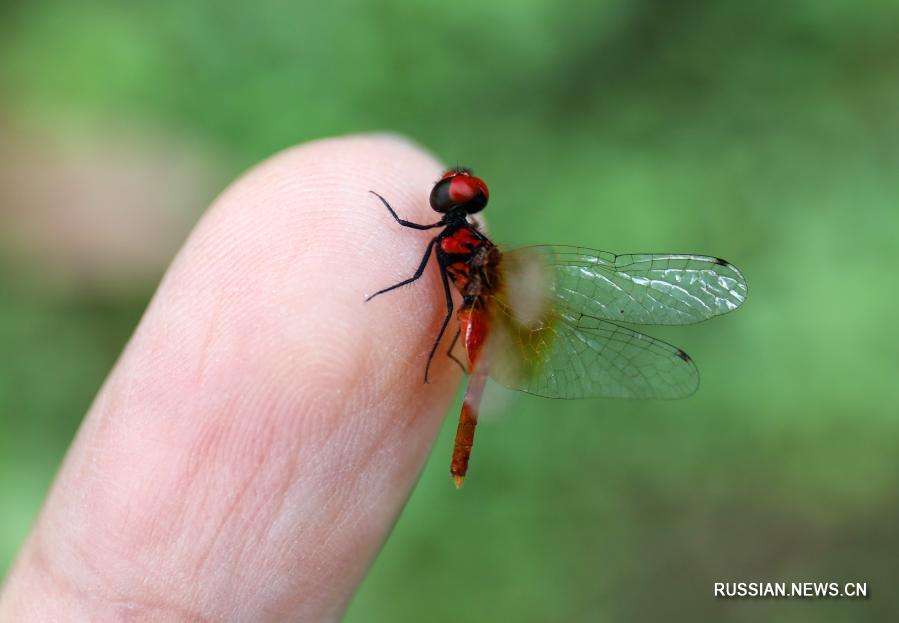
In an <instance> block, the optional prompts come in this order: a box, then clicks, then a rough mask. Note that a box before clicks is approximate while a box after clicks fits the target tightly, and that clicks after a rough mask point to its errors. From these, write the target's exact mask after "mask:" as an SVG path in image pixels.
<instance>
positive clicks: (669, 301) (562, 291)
mask: <svg viewBox="0 0 899 623" xmlns="http://www.w3.org/2000/svg"><path fill="white" fill-rule="evenodd" d="M503 258H504V262H512V263H516V262H522V261H528V262H533V261H535V260H536V261H539V262H542V263H543V265H544V266H545V268H546V270H547V271H548V273H549V279H548V281H549V283H548V286H549V288H550V289H551V291H552V296H553V297H554V298H555V299H556V300H557V302H558V304H559V305H561V306H564V307H566V308H567V309H569V310H571V311H572V312H573V313H582V314H585V315H589V316H593V317H594V318H600V319H604V320H611V321H613V322H629V323H634V324H656V325H678V324H692V323H694V322H700V321H702V320H707V319H708V318H711V317H713V316H719V315H721V314H726V313H728V312H731V311H733V310H735V309H736V308H737V307H739V306H740V305H742V304H743V301H744V300H746V292H747V288H746V281H745V279H744V278H743V275H742V274H741V273H740V271H739V270H738V269H737V267H736V266H734V265H733V264H730V263H728V262H726V261H724V260H722V259H720V258H716V257H709V256H704V255H683V254H671V253H668V254H627V255H615V254H614V253H609V252H607V251H599V250H596V249H587V248H583V247H574V246H564V245H547V246H533V247H524V248H521V249H514V250H512V251H507V252H505V253H504V255H503Z"/></svg>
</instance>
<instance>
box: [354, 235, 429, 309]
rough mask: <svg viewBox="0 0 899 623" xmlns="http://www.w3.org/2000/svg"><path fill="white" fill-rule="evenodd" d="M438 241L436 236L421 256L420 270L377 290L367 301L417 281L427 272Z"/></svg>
mask: <svg viewBox="0 0 899 623" xmlns="http://www.w3.org/2000/svg"><path fill="white" fill-rule="evenodd" d="M436 243H437V238H434V239H433V240H431V242H429V243H428V248H427V249H426V250H425V256H424V257H423V258H421V264H419V265H418V270H416V271H415V274H414V275H412V276H411V277H409V278H408V279H403V280H402V281H400V282H399V283H395V284H393V285H392V286H390V287H389V288H384V289H383V290H378V291H377V292H375V293H374V294H372V295H371V296H369V297H368V298H367V299H365V302H366V303H368V302H369V301H370V300H372V299H373V298H375V297H376V296H379V295H381V294H384V293H385V292H390V291H391V290H396V289H397V288H402V287H403V286H404V285H406V284H408V283H412V282H413V281H415V280H416V279H418V278H419V277H421V276H422V275H423V274H424V272H425V267H426V266H427V265H428V260H429V259H430V257H431V251H432V250H433V249H434V245H435V244H436ZM444 279H446V278H445V277H444Z"/></svg>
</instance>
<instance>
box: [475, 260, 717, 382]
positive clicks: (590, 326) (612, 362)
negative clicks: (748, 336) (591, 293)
mask: <svg viewBox="0 0 899 623" xmlns="http://www.w3.org/2000/svg"><path fill="white" fill-rule="evenodd" d="M560 248H562V249H565V247H528V248H525V249H517V250H516V251H512V252H509V253H505V254H504V255H503V257H502V264H501V274H502V279H501V283H500V284H499V287H498V288H497V290H496V292H495V293H494V296H493V297H492V302H491V305H492V309H491V323H490V338H489V353H490V354H489V358H490V376H491V377H493V378H494V379H495V380H496V381H498V382H499V383H501V384H503V385H506V386H508V387H511V388H513V389H518V390H521V391H525V392H528V393H531V394H536V395H539V396H545V397H548V398H590V397H609V398H681V397H684V396H688V395H690V394H691V393H693V392H694V391H695V390H696V388H697V387H698V385H699V372H698V371H697V369H696V366H695V364H694V363H693V361H692V360H691V359H690V357H688V356H687V354H686V353H684V352H683V351H682V350H680V349H678V348H675V347H674V346H671V345H670V344H667V343H665V342H662V341H661V340H657V339H654V338H652V337H649V336H648V335H644V334H642V333H639V332H637V331H634V330H632V329H629V328H627V327H625V326H622V325H620V324H618V323H617V322H612V321H610V320H608V319H605V318H602V317H598V316H597V315H596V314H592V313H589V312H590V310H592V309H593V308H594V307H593V306H591V304H590V303H589V302H588V297H587V296H586V295H584V294H580V295H578V296H577V297H574V295H573V294H572V292H573V290H572V289H571V288H570V287H567V286H560V285H559V284H560V281H562V282H563V283H566V284H570V283H577V281H583V282H588V281H589V280H590V279H589V277H588V276H587V274H586V273H585V274H583V275H580V276H579V277H578V278H577V280H575V281H572V279H571V276H570V274H569V273H568V272H567V269H568V267H569V266H580V265H582V264H580V263H575V262H574V261H573V260H574V258H583V257H585V250H580V251H574V248H572V251H571V254H570V255H569V257H570V258H571V259H572V261H570V262H567V263H564V264H563V263H561V262H560V260H559V259H558V258H559V257H560V255H559V254H558V253H556V251H555V250H556V249H560ZM590 253H594V254H595V253H597V252H590ZM589 257H591V258H598V256H596V255H590V256H589ZM578 262H581V260H578ZM560 275H561V277H560ZM578 287H579V288H581V289H584V290H586V289H587V286H586V285H584V284H580V285H579V286H578ZM597 292H605V290H602V289H599V290H597ZM589 300H590V301H592V300H593V299H589ZM630 300H632V299H630ZM595 303H596V308H597V309H599V310H600V311H601V312H603V311H604V309H605V308H604V307H603V301H595ZM616 309H617V308H616ZM615 313H616V314H617V315H618V316H621V315H622V314H620V313H619V312H617V311H616V312H615ZM624 315H625V316H628V314H624ZM628 317H632V314H631V316H628ZM654 322H658V320H655V319H654Z"/></svg>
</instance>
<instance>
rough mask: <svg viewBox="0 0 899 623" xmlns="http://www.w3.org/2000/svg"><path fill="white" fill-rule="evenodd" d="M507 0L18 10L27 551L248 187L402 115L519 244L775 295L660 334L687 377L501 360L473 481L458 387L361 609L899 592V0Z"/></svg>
mask: <svg viewBox="0 0 899 623" xmlns="http://www.w3.org/2000/svg"><path fill="white" fill-rule="evenodd" d="M485 4H488V3H482V2H475V1H473V0H456V1H455V2H453V3H446V2H434V1H428V2H404V1H400V0H392V1H391V0H383V1H378V2H364V1H358V2H352V1H346V0H337V1H335V2H326V3H318V2H306V3H293V4H288V3H284V4H278V3H274V2H258V3H254V4H251V3H244V2H212V1H210V0H206V1H203V2H192V3H185V2H174V1H172V0H161V1H157V2H154V3H130V4H128V5H123V3H114V2H100V1H78V2H63V1H61V0H57V1H55V2H52V1H51V2H47V3H12V4H10V3H5V4H4V5H3V7H2V8H0V94H2V95H0V184H2V186H0V348H2V354H3V356H2V357H0V504H2V512H0V573H2V572H5V570H6V569H8V567H9V565H10V563H11V561H12V559H13V557H14V555H15V552H16V550H17V548H18V547H19V546H20V544H21V542H22V540H23V539H24V537H25V535H26V533H27V530H28V527H29V525H30V523H31V522H32V521H33V519H34V517H35V515H36V513H37V511H38V509H39V506H40V503H41V500H42V498H43V496H44V494H45V492H46V490H47V487H48V486H49V484H50V482H51V479H52V477H53V474H54V471H55V470H56V469H57V467H58V465H59V462H60V460H61V458H62V456H63V453H64V451H65V449H66V446H67V445H68V443H69V441H70V440H71V438H72V436H73V434H74V432H75V430H76V428H77V426H78V424H79V421H80V419H81V418H82V416H83V414H84V413H85V411H86V409H87V408H88V406H89V404H90V401H91V398H92V396H93V395H94V393H95V392H96V391H97V389H98V387H99V385H100V383H101V382H102V380H103V378H104V376H105V374H106V373H107V371H108V370H109V368H110V366H111V365H112V363H113V362H114V360H115V358H116V356H117V355H118V353H119V351H120V350H121V348H122V346H123V345H124V343H125V341H126V340H127V338H128V335H129V334H130V332H131V330H132V329H133V327H134V326H135V324H136V322H137V321H138V319H139V317H140V314H141V311H142V309H143V307H144V306H145V305H146V303H147V301H148V299H149V297H150V296H151V293H152V292H153V289H154V287H155V284H156V282H157V281H158V279H159V277H160V275H161V274H162V271H163V270H164V268H165V266H166V264H167V262H168V260H169V259H170V257H171V255H172V254H173V253H174V251H175V250H176V249H177V247H178V246H179V244H180V243H181V241H182V240H183V239H184V237H185V236H186V235H187V232H188V231H189V229H190V226H191V224H192V223H193V222H194V221H195V220H196V218H197V216H198V215H199V213H200V212H201V210H202V209H203V207H204V206H205V205H207V204H208V202H209V201H210V200H211V198H212V197H213V196H214V195H215V194H216V192H218V191H219V190H220V189H221V188H222V187H223V186H224V185H225V184H226V183H227V182H228V180H229V179H231V178H233V177H234V176H235V175H237V174H239V173H240V172H241V171H242V170H244V169H245V168H246V167H248V166H250V165H252V164H253V163H255V162H257V161H259V160H260V159H262V158H265V157H266V156H268V155H270V154H271V153H273V152H275V151H277V150H279V149H281V148H283V147H286V146H289V145H292V144H294V143H297V142H302V141H306V140H309V139H314V138H318V137H322V136H328V135H333V134H343V133H348V132H357V131H367V130H391V131H396V132H401V133H405V134H407V135H409V136H411V137H413V138H414V139H416V140H417V141H419V142H421V143H422V144H424V145H426V146H428V147H429V148H431V149H433V150H434V152H435V153H436V154H438V155H439V156H440V157H441V158H443V159H444V160H445V161H447V162H449V163H456V162H459V163H465V164H468V165H470V166H472V167H474V168H475V170H476V171H477V172H478V174H480V175H481V176H483V177H484V178H485V179H486V180H487V181H488V183H489V184H490V189H491V196H492V198H493V200H492V202H491V206H490V213H489V219H490V224H491V229H492V232H493V234H494V236H495V238H496V239H497V240H498V241H500V242H501V243H504V244H507V245H520V244H529V243H537V242H565V243H571V244H582V245H589V246H595V247H599V248H605V249H609V250H612V251H619V252H623V251H685V252H699V253H708V254H712V255H718V256H722V257H725V258H727V259H729V260H731V261H733V262H734V263H736V264H737V265H738V266H739V267H740V268H741V269H742V270H743V271H744V273H745V274H746V276H747V278H748V280H749V283H750V296H749V301H748V303H747V305H746V306H745V307H744V309H742V310H741V311H739V312H737V313H736V314H733V315H731V316H727V317H725V318H723V319H719V320H716V321H712V322H709V323H707V324H705V325H701V326H695V327H685V328H678V329H676V330H675V329H671V330H667V331H658V332H655V334H656V335H659V336H661V337H664V338H668V339H671V340H673V341H674V342H675V343H676V344H678V345H679V346H682V347H683V348H684V349H685V350H687V351H688V352H690V353H691V354H692V355H693V357H694V358H695V360H696V361H697V363H698V365H699V367H700V370H701V372H702V375H703V385H702V387H701V388H700V391H699V392H698V393H697V394H696V395H695V396H694V397H692V398H690V399H688V400H684V401H678V402H662V403H652V402H646V403H637V402H634V403H629V402H617V401H574V402H549V401H543V400H540V399H538V398H531V397H527V396H523V395H517V394H513V393H511V392H506V391H505V390H502V389H500V388H497V387H495V386H493V387H492V388H491V389H489V390H488V392H489V393H490V394H491V398H490V400H492V401H493V402H494V406H495V407H497V408H495V410H496V411H498V412H499V413H500V414H501V416H500V417H498V418H496V419H495V421H493V422H490V423H487V424H486V425H484V426H482V427H480V430H479V438H478V447H477V451H476V454H475V457H474V462H473V467H472V474H471V476H472V477H471V478H470V479H469V482H468V483H467V484H466V487H465V490H464V491H463V492H462V493H457V492H456V491H455V490H453V488H452V485H451V482H450V480H449V477H448V475H447V473H446V472H447V463H448V458H449V452H450V447H451V442H452V434H453V432H454V428H455V421H454V417H455V408H454V410H453V412H452V415H451V417H450V418H449V419H448V420H447V422H446V424H445V426H444V429H443V431H442V434H441V436H440V438H439V440H438V443H437V447H436V449H435V452H434V453H433V456H432V459H431V460H430V462H429V464H428V467H427V469H426V471H425V473H424V475H423V477H422V479H421V482H420V483H419V486H418V488H417V489H416V491H415V493H414V494H413V495H412V498H411V500H410V501H409V505H408V507H407V508H406V510H405V512H404V513H403V515H402V517H401V518H400V520H399V523H398V525H397V526H396V530H395V531H394V533H393V535H392V536H391V538H390V540H389V541H388V543H387V545H386V546H385V548H384V550H383V552H382V555H381V556H380V557H379V558H378V560H377V562H376V563H375V565H374V568H373V570H372V572H371V574H370V575H369V577H368V578H367V580H366V581H365V583H364V585H363V587H362V589H361V591H360V592H359V594H358V595H357V597H356V599H355V601H354V602H353V604H352V606H351V608H350V610H349V613H348V615H347V620H348V621H351V622H354V621H422V620H427V621H435V622H440V621H447V622H449V621H492V620H504V621H658V620H677V621H697V620H701V621H706V620H708V621H759V620H765V621H785V622H786V621H789V622H796V621H887V620H899V596H897V594H896V589H897V585H899V536H897V528H896V526H897V520H899V455H897V445H899V417H897V415H899V409H897V404H899V382H897V381H899V378H897V377H899V338H897V331H896V329H895V325H894V323H895V320H896V309H897V304H899V295H897V294H896V283H897V279H896V276H895V260H896V257H897V251H899V243H897V234H899V210H897V207H899V166H897V165H899V36H897V32H899V27H897V25H899V5H897V3H895V2H887V1H882V2H877V1H871V0H868V1H865V2H861V1H858V0H855V1H849V0H839V1H838V0H833V1H829V2H822V1H820V0H798V1H794V2H774V1H771V0H763V1H758V2H743V1H737V0H724V1H722V0H688V1H682V2H672V1H668V0H629V1H628V0H603V1H599V2H569V3H559V2H553V1H551V0H517V1H515V2H511V1H507V2H495V3H489V6H484V5H485ZM507 416H508V417H507ZM739 580H749V581H755V580H762V581H776V580H785V581H800V580H822V581H829V580H833V581H841V582H842V581H862V582H864V581H866V582H868V584H869V594H870V597H869V598H868V599H867V600H855V601H852V600H846V601H835V600H815V601H798V600H793V601H783V600H780V601H771V600H757V601H740V600H720V599H717V600H716V599H714V598H713V597H712V589H713V583H714V582H716V581H739Z"/></svg>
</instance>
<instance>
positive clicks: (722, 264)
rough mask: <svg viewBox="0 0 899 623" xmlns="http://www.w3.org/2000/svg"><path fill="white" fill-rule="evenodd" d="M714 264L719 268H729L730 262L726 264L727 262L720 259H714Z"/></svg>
mask: <svg viewBox="0 0 899 623" xmlns="http://www.w3.org/2000/svg"><path fill="white" fill-rule="evenodd" d="M715 263H716V264H718V265H719V266H730V262H728V261H727V260H722V259H721V258H720V257H716V258H715Z"/></svg>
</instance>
